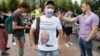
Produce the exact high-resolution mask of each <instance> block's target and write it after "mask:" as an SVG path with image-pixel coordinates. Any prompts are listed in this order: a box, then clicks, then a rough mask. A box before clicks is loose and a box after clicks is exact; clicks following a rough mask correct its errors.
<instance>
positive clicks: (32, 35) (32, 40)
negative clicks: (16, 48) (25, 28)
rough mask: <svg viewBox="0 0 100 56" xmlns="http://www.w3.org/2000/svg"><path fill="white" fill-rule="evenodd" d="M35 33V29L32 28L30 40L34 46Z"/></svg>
mask: <svg viewBox="0 0 100 56" xmlns="http://www.w3.org/2000/svg"><path fill="white" fill-rule="evenodd" d="M34 33H35V29H34V28H31V29H30V34H29V37H30V39H31V44H32V45H35V41H34V38H35V37H34Z"/></svg>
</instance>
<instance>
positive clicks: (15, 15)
mask: <svg viewBox="0 0 100 56" xmlns="http://www.w3.org/2000/svg"><path fill="white" fill-rule="evenodd" d="M22 18H23V17H22V15H21V14H20V13H19V12H18V11H15V12H14V13H13V14H12V21H13V22H17V25H18V26H24V23H23V20H22ZM13 35H14V36H16V37H21V36H24V29H16V30H14V31H13Z"/></svg>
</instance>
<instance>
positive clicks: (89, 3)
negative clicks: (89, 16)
mask: <svg viewBox="0 0 100 56" xmlns="http://www.w3.org/2000/svg"><path fill="white" fill-rule="evenodd" d="M84 3H85V4H86V5H89V6H90V8H91V7H92V4H91V2H88V1H87V2H84Z"/></svg>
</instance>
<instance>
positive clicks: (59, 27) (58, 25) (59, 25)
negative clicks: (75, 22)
mask: <svg viewBox="0 0 100 56" xmlns="http://www.w3.org/2000/svg"><path fill="white" fill-rule="evenodd" d="M61 29H62V25H61V22H60V20H58V23H57V30H61Z"/></svg>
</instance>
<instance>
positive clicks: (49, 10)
mask: <svg viewBox="0 0 100 56" xmlns="http://www.w3.org/2000/svg"><path fill="white" fill-rule="evenodd" d="M54 7H55V5H54V2H53V1H47V2H46V3H45V7H44V13H45V15H42V16H40V25H39V26H40V30H39V39H38V44H35V41H34V40H35V38H36V37H34V34H33V33H34V32H35V30H36V22H37V21H36V20H35V21H34V23H33V24H32V26H31V30H30V39H31V43H32V47H33V49H34V50H36V51H38V56H47V54H48V53H49V55H50V56H59V50H61V49H62V45H63V31H62V26H61V23H60V20H59V19H58V18H57V17H55V16H53V15H54ZM56 30H58V32H59V42H58V39H57V36H56V33H57V32H56ZM45 31H46V32H47V33H46V34H47V35H44V34H42V33H43V32H45ZM41 34H42V35H41ZM43 36H45V38H46V39H48V40H47V42H46V43H44V44H43V43H42V41H41V40H42V37H43Z"/></svg>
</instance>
